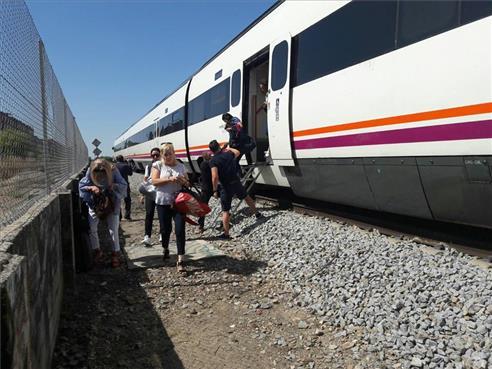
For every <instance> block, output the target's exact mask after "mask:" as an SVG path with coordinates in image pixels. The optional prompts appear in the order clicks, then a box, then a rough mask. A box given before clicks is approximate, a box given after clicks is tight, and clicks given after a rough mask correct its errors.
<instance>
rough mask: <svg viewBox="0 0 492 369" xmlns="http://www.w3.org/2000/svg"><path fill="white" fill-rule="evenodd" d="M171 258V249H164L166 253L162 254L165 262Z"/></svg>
mask: <svg viewBox="0 0 492 369" xmlns="http://www.w3.org/2000/svg"><path fill="white" fill-rule="evenodd" d="M169 258H170V256H169V249H164V253H163V254H162V259H163V260H167V259H169Z"/></svg>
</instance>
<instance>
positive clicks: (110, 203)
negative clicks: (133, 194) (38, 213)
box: [79, 159, 127, 268]
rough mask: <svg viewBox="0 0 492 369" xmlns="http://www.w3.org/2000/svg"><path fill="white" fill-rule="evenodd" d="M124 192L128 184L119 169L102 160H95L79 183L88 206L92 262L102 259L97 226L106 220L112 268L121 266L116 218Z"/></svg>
mask: <svg viewBox="0 0 492 369" xmlns="http://www.w3.org/2000/svg"><path fill="white" fill-rule="evenodd" d="M126 189H127V183H126V181H125V180H124V179H123V177H122V176H121V174H120V172H119V171H118V169H117V168H116V167H115V166H113V165H112V164H111V163H110V162H108V161H107V160H104V159H96V160H94V161H93V162H92V163H91V166H90V168H89V170H88V171H87V173H86V175H85V177H84V178H82V179H81V180H80V182H79V193H80V197H81V198H82V200H83V201H84V202H85V203H87V206H88V207H89V227H90V231H89V238H90V240H91V246H92V250H94V259H95V262H99V261H100V260H101V259H102V251H101V247H100V244H99V237H98V233H97V226H98V224H99V220H100V219H106V221H107V223H108V228H109V234H110V236H111V240H112V241H113V242H112V243H113V252H112V255H111V265H112V266H113V268H117V267H119V266H120V240H119V235H118V228H119V223H120V217H119V215H120V206H121V199H123V198H124V197H125V196H126Z"/></svg>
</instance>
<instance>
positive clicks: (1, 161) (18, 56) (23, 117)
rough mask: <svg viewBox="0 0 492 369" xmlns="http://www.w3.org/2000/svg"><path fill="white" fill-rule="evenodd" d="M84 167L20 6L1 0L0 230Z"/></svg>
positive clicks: (71, 123)
mask: <svg viewBox="0 0 492 369" xmlns="http://www.w3.org/2000/svg"><path fill="white" fill-rule="evenodd" d="M87 161H88V153H87V146H86V145H85V143H84V141H83V140H82V135H81V134H80V131H79V128H78V127H77V124H76V123H75V117H74V116H73V114H72V112H71V110H70V107H69V106H68V104H67V102H66V100H65V97H64V96H63V91H62V89H61V87H60V84H59V83H58V80H57V78H56V75H55V73H54V71H53V68H52V66H51V64H50V62H49V60H48V56H47V54H46V52H45V49H44V45H43V42H42V40H41V38H40V36H39V34H38V31H37V30H36V26H35V25H34V22H33V20H32V18H31V15H30V13H29V10H28V8H27V5H26V4H25V3H24V1H23V0H0V228H1V227H4V226H5V225H7V224H9V223H11V222H13V221H14V220H15V219H17V218H18V217H19V216H21V215H22V214H24V213H25V212H26V211H27V210H28V209H29V208H30V207H31V206H32V205H33V203H34V202H35V201H37V200H39V199H41V198H42V197H44V196H46V195H47V194H49V193H50V192H52V191H53V190H55V189H56V188H57V187H59V186H60V185H61V184H62V183H63V182H64V181H65V180H66V179H68V178H69V177H70V176H71V175H72V174H74V173H77V172H78V171H80V170H81V169H82V168H83V166H84V165H85V164H86V163H87Z"/></svg>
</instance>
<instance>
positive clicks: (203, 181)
mask: <svg viewBox="0 0 492 369" xmlns="http://www.w3.org/2000/svg"><path fill="white" fill-rule="evenodd" d="M202 159H203V160H202V162H201V163H200V185H201V190H202V192H201V194H200V201H202V202H204V203H205V204H207V205H208V202H209V201H210V198H211V197H212V196H213V190H212V189H213V187H212V170H211V169H210V160H211V159H212V155H210V152H208V151H205V152H204V153H203V154H202ZM198 226H199V227H198V229H199V232H200V233H203V231H204V230H205V217H200V218H198Z"/></svg>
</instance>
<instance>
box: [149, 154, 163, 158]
mask: <svg viewBox="0 0 492 369" xmlns="http://www.w3.org/2000/svg"><path fill="white" fill-rule="evenodd" d="M151 156H152V157H153V158H158V157H159V156H161V154H152V155H151Z"/></svg>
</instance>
